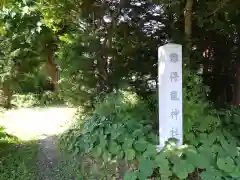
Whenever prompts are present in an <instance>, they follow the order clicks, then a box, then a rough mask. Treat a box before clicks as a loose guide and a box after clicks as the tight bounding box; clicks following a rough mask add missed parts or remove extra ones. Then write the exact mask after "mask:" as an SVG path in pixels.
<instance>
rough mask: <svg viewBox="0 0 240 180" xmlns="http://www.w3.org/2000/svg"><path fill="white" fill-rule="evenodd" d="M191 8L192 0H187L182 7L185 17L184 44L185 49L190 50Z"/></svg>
mask: <svg viewBox="0 0 240 180" xmlns="http://www.w3.org/2000/svg"><path fill="white" fill-rule="evenodd" d="M192 8H193V0H187V1H186V5H185V9H184V18H185V26H184V31H185V38H186V43H187V44H186V46H187V50H188V51H190V50H191V47H192V39H191V36H192Z"/></svg>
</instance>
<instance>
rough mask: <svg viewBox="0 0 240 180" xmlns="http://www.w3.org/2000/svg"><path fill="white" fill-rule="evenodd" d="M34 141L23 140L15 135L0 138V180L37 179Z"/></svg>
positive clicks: (36, 149) (35, 145)
mask: <svg viewBox="0 0 240 180" xmlns="http://www.w3.org/2000/svg"><path fill="white" fill-rule="evenodd" d="M37 153H38V144H37V142H36V141H27V142H23V141H20V140H19V139H17V138H16V137H5V138H3V139H1V140H0V178H1V180H18V179H19V180H37V179H38V178H37V177H38V174H37V167H36V162H37Z"/></svg>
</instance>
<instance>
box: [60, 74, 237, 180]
mask: <svg viewBox="0 0 240 180" xmlns="http://www.w3.org/2000/svg"><path fill="white" fill-rule="evenodd" d="M200 85H201V81H200V80H199V79H198V78H197V77H193V78H192V79H190V81H188V84H187V86H185V88H184V99H185V101H184V142H185V144H188V145H184V146H182V147H176V146H175V143H174V141H172V140H169V142H167V145H166V147H165V148H164V149H163V150H162V151H161V152H157V151H156V145H157V144H158V133H157V132H156V131H155V130H154V129H155V125H154V124H155V122H156V121H157V120H156V119H152V118H151V117H153V116H152V114H151V111H150V110H149V107H148V105H147V104H146V103H145V102H144V101H143V100H141V99H140V98H139V97H138V96H136V95H135V94H133V93H130V92H124V91H120V92H119V93H117V94H111V95H109V96H107V97H106V98H105V100H104V101H103V102H100V103H99V104H97V105H96V107H95V110H94V111H93V112H92V113H90V114H89V115H87V116H86V117H84V118H83V119H82V120H81V122H82V124H81V126H80V128H78V129H75V130H74V133H72V132H69V133H67V134H65V135H64V136H63V140H64V142H65V143H66V146H67V147H69V150H70V151H72V152H74V154H75V155H76V154H79V155H81V157H82V158H84V162H85V163H83V164H82V168H83V172H85V175H86V177H90V174H92V173H93V169H95V168H94V167H96V168H97V170H96V172H97V171H98V172H101V173H100V175H99V173H98V175H95V178H100V179H113V178H120V177H123V176H124V179H125V180H135V179H140V180H146V179H149V178H150V179H191V178H193V179H194V178H196V179H202V180H210V179H211V180H214V179H215V180H216V179H237V178H239V177H240V156H239V149H238V145H239V142H238V139H237V138H236V137H235V136H234V135H233V134H231V131H230V129H228V128H227V127H224V126H223V124H222V121H220V119H219V118H218V113H217V112H215V111H214V110H211V107H210V105H209V104H208V103H206V102H205V101H204V100H202V99H201V98H199V97H197V96H196V97H192V93H190V92H191V89H194V88H196V86H200ZM198 90H201V89H200V88H199V89H198ZM188 91H189V92H188ZM194 92H197V90H194ZM199 94H200V93H198V95H199ZM224 118H225V117H224ZM81 162H83V161H81ZM89 167H93V168H90V169H89ZM108 167H109V168H108ZM113 169H115V170H116V169H117V170H116V171H113ZM93 179H94V177H93Z"/></svg>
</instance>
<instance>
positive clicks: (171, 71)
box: [158, 43, 183, 149]
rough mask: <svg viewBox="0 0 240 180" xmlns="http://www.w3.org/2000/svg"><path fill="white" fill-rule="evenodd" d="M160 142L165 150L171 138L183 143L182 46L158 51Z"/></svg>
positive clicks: (164, 47) (170, 45) (177, 45)
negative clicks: (166, 143)
mask: <svg viewBox="0 0 240 180" xmlns="http://www.w3.org/2000/svg"><path fill="white" fill-rule="evenodd" d="M158 93H159V94H158V96H159V97H158V102H159V140H160V144H159V146H158V149H161V148H163V146H164V145H165V142H166V141H168V139H169V138H176V139H178V143H177V145H178V146H181V145H182V143H183V127H182V125H183V123H182V116H183V112H182V103H183V102H182V101H183V100H182V46H181V45H179V44H172V43H170V44H166V45H164V46H161V47H160V48H159V49H158Z"/></svg>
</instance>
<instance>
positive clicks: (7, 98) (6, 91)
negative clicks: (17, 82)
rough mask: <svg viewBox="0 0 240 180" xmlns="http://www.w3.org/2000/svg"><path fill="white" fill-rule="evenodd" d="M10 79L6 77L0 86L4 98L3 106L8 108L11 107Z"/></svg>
mask: <svg viewBox="0 0 240 180" xmlns="http://www.w3.org/2000/svg"><path fill="white" fill-rule="evenodd" d="M10 86H11V80H10V79H6V80H5V81H4V82H3V87H2V90H3V96H4V97H3V98H4V104H3V106H4V108H7V109H10V108H11V107H12V104H11V100H12V90H11V87H10Z"/></svg>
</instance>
